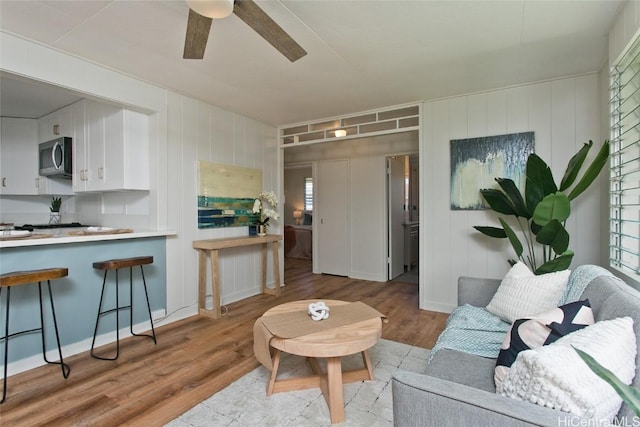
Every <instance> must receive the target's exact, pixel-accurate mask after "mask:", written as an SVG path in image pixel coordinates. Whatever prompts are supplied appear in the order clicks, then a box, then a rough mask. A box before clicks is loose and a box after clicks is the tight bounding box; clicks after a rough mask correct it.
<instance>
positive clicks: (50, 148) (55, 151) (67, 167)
mask: <svg viewBox="0 0 640 427" xmlns="http://www.w3.org/2000/svg"><path fill="white" fill-rule="evenodd" d="M71 147H72V146H71V138H69V137H66V136H63V137H60V138H56V139H54V140H51V141H47V142H43V143H41V144H40V150H39V151H40V175H42V176H48V177H54V178H66V179H71V177H72V173H73V165H72V159H71V157H72V155H73V150H72V148H71Z"/></svg>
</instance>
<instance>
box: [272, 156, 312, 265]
mask: <svg viewBox="0 0 640 427" xmlns="http://www.w3.org/2000/svg"><path fill="white" fill-rule="evenodd" d="M283 178H284V180H283V183H284V185H283V189H284V204H283V213H282V218H281V224H282V227H283V234H284V236H283V238H284V264H285V265H284V267H285V270H286V269H287V266H288V264H295V267H296V269H297V270H305V271H306V270H308V271H311V270H312V262H313V214H314V206H313V200H314V195H313V192H314V189H315V187H316V186H314V182H313V163H304V164H296V165H289V166H286V167H285V168H284V177H283Z"/></svg>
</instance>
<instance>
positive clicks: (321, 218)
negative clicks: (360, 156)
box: [313, 160, 351, 276]
mask: <svg viewBox="0 0 640 427" xmlns="http://www.w3.org/2000/svg"><path fill="white" fill-rule="evenodd" d="M349 188H350V187H349V161H348V160H331V161H323V162H319V163H318V183H317V186H315V189H316V190H317V193H316V194H317V198H316V200H315V201H316V206H315V207H314V211H315V214H314V219H313V221H314V223H315V224H316V227H315V231H316V235H317V236H318V238H317V242H318V253H317V257H316V258H317V260H318V269H319V272H320V273H326V274H335V275H339V276H348V275H349V272H350V267H351V261H350V260H351V258H350V256H349V254H350V238H349V210H350V200H351V195H350V192H349Z"/></svg>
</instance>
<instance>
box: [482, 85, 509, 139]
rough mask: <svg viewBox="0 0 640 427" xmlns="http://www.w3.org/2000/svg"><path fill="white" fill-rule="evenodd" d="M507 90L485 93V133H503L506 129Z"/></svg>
mask: <svg viewBox="0 0 640 427" xmlns="http://www.w3.org/2000/svg"><path fill="white" fill-rule="evenodd" d="M507 129H508V126H507V90H498V91H494V92H489V93H488V94H487V135H504V134H506V133H508V131H507Z"/></svg>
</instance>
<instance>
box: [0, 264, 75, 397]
mask: <svg viewBox="0 0 640 427" xmlns="http://www.w3.org/2000/svg"><path fill="white" fill-rule="evenodd" d="M68 275H69V270H68V269H66V268H47V269H42V270H29V271H15V272H13V273H5V274H2V275H0V296H2V290H3V289H4V288H6V289H7V296H6V301H7V307H6V315H5V326H4V336H3V337H2V338H0V341H1V340H4V377H3V382H2V400H1V401H0V403H3V402H4V400H5V398H6V396H7V362H8V360H9V357H8V356H9V338H12V337H15V336H17V335H22V334H28V333H31V332H38V331H39V332H40V336H41V337H42V356H43V357H44V361H45V362H47V363H52V364H55V365H60V368H61V369H62V376H63V377H64V378H67V377H68V376H69V373H70V372H71V368H70V367H69V365H67V364H66V363H64V360H63V359H62V350H61V348H60V335H59V334H58V321H57V320H56V310H55V308H54V306H53V294H52V293H51V280H53V279H59V278H61V277H66V276H68ZM45 280H46V281H47V288H48V289H49V302H50V303H51V314H52V316H53V329H54V330H55V333H56V343H57V344H58V356H59V357H60V361H58V362H55V361H50V360H49V359H47V350H46V345H45V337H44V336H45V328H44V312H43V308H42V282H44V281H45ZM36 282H37V283H38V295H39V297H40V327H39V328H33V329H26V330H24V331H20V332H13V333H11V334H10V333H9V307H10V305H11V288H12V287H13V286H20V285H26V284H30V283H36Z"/></svg>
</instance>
